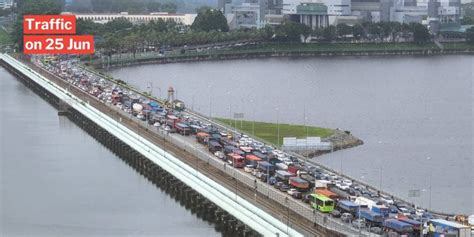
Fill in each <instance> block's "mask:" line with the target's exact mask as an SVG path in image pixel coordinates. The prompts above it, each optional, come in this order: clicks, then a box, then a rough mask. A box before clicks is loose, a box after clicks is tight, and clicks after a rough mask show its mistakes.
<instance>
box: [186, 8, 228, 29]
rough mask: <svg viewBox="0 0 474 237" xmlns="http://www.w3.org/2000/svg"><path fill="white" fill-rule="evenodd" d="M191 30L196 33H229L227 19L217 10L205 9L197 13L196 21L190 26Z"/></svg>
mask: <svg viewBox="0 0 474 237" xmlns="http://www.w3.org/2000/svg"><path fill="white" fill-rule="evenodd" d="M191 28H192V29H193V30H197V31H206V32H209V31H212V30H215V31H222V32H227V31H229V26H228V25H227V19H226V18H225V16H224V14H222V12H221V11H219V10H214V9H207V10H206V11H202V12H200V13H198V15H197V17H196V19H195V20H194V22H193V24H192V25H191Z"/></svg>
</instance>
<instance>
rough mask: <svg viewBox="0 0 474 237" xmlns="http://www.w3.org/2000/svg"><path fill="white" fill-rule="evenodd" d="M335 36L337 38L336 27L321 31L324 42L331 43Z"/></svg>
mask: <svg viewBox="0 0 474 237" xmlns="http://www.w3.org/2000/svg"><path fill="white" fill-rule="evenodd" d="M336 36H337V31H336V27H335V26H332V25H331V26H328V27H326V28H324V30H323V38H324V40H326V41H329V42H331V41H333V40H335V39H336Z"/></svg>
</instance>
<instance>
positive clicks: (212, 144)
mask: <svg viewBox="0 0 474 237" xmlns="http://www.w3.org/2000/svg"><path fill="white" fill-rule="evenodd" d="M209 151H210V152H211V153H214V152H216V151H222V146H221V144H219V142H217V141H214V140H212V141H209Z"/></svg>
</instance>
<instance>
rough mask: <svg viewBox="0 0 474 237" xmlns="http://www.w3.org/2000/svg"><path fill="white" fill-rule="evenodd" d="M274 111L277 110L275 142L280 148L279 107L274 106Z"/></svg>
mask: <svg viewBox="0 0 474 237" xmlns="http://www.w3.org/2000/svg"><path fill="white" fill-rule="evenodd" d="M276 111H277V139H278V141H277V144H278V148H280V111H279V108H278V107H276Z"/></svg>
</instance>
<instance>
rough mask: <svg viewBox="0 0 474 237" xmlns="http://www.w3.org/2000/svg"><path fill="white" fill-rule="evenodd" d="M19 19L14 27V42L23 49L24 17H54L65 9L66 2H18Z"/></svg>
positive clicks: (52, 0)
mask: <svg viewBox="0 0 474 237" xmlns="http://www.w3.org/2000/svg"><path fill="white" fill-rule="evenodd" d="M16 3H17V8H16V9H15V10H16V11H17V13H18V19H17V21H16V22H15V25H14V27H13V32H12V35H11V38H12V41H13V42H15V43H16V44H17V46H18V48H19V49H20V51H21V50H22V49H23V16H24V15H35V14H36V15H47V14H50V15H54V14H59V13H61V12H62V10H63V9H64V0H18V1H16Z"/></svg>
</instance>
